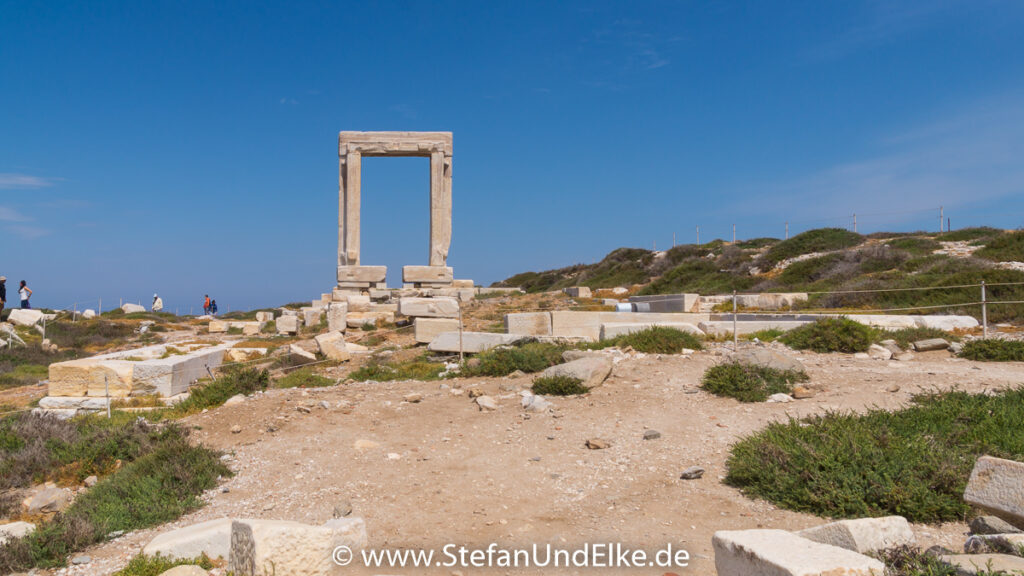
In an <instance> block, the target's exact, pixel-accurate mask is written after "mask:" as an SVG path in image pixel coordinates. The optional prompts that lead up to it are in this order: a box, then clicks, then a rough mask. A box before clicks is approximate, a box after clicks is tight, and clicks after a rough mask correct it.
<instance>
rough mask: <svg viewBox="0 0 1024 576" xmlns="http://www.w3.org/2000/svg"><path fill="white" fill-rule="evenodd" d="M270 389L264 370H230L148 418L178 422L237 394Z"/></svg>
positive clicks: (231, 368)
mask: <svg viewBox="0 0 1024 576" xmlns="http://www.w3.org/2000/svg"><path fill="white" fill-rule="evenodd" d="M269 385H270V374H269V373H268V372H267V371H266V370H257V369H254V368H241V367H229V368H227V369H225V371H224V373H223V374H221V375H220V376H218V377H217V378H216V379H215V380H211V381H208V382H206V383H205V384H199V385H196V386H193V387H192V388H190V389H189V397H188V398H186V399H185V400H184V401H182V402H180V403H178V404H175V405H174V406H173V407H171V408H168V409H167V410H163V411H161V412H157V413H150V414H148V416H149V417H151V418H158V417H170V418H178V417H181V416H186V415H188V414H194V413H196V412H202V411H203V410H204V409H206V408H213V407H215V406H220V405H221V404H223V403H224V402H226V401H227V399H228V398H231V397H232V396H235V395H237V394H243V395H249V394H252V393H253V392H257V391H260V390H266V389H267V386H269Z"/></svg>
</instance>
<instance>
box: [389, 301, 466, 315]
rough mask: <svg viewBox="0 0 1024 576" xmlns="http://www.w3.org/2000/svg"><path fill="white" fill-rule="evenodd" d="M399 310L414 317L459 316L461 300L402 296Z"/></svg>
mask: <svg viewBox="0 0 1024 576" xmlns="http://www.w3.org/2000/svg"><path fill="white" fill-rule="evenodd" d="M398 312H399V313H400V314H404V315H406V316H411V317H414V318H415V317H421V316H422V317H426V318H457V317H458V316H459V301H458V300H456V299H455V298H400V299H399V300H398Z"/></svg>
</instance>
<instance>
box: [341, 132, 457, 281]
mask: <svg viewBox="0 0 1024 576" xmlns="http://www.w3.org/2000/svg"><path fill="white" fill-rule="evenodd" d="M364 156H366V157H373V156H394V157H408V156H419V157H427V158H430V258H429V260H428V265H427V266H422V265H419V266H404V267H403V268H402V281H403V282H405V283H408V284H413V285H414V286H415V287H416V288H444V287H448V286H451V285H452V278H453V277H452V269H451V268H449V267H448V266H447V261H448V249H449V247H450V245H451V241H452V133H451V132H341V133H340V134H339V135H338V203H339V206H338V288H341V289H345V290H351V291H361V290H368V289H370V288H386V286H387V285H386V282H385V277H386V276H387V267H386V266H364V265H363V264H362V263H361V262H360V259H359V204H360V196H361V193H362V182H361V180H362V178H361V172H362V158H363V157H364Z"/></svg>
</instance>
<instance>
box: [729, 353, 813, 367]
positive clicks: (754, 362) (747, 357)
mask: <svg viewBox="0 0 1024 576" xmlns="http://www.w3.org/2000/svg"><path fill="white" fill-rule="evenodd" d="M732 360H733V361H734V362H738V363H740V364H744V365H746V366H760V367H762V368H772V369H774V370H782V371H784V372H803V371H804V365H803V364H801V363H800V361H799V360H796V359H794V358H790V357H789V356H786V355H785V354H782V353H780V352H776V351H774V350H769V349H767V348H750V349H747V350H740V351H739V352H737V353H735V354H733V355H732Z"/></svg>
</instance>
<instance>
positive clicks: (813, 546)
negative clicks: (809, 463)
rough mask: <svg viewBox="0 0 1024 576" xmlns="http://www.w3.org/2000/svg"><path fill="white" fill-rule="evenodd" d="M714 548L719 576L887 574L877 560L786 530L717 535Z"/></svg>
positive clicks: (720, 532) (736, 531) (746, 531)
mask: <svg viewBox="0 0 1024 576" xmlns="http://www.w3.org/2000/svg"><path fill="white" fill-rule="evenodd" d="M712 545H713V546H714V549H715V569H716V572H717V573H718V576H752V575H755V574H759V575H760V574H764V575H767V574H773V575H774V574H778V575H783V574H787V575H797V574H799V575H808V576H809V575H811V574H822V575H824V574H835V575H839V574H842V575H843V576H862V575H863V576H870V575H880V574H883V573H884V572H885V565H884V564H882V563H881V562H880V561H878V560H875V559H874V558H871V557H869V556H865V555H863V554H858V553H857V552H853V551H851V550H846V549H844V548H839V547H836V546H829V545H827V544H819V543H818V542H813V541H811V540H808V539H806V538H801V537H800V536H797V535H796V534H793V533H791V532H787V531H785V530H733V531H724V530H723V531H719V532H715V535H714V538H712Z"/></svg>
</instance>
